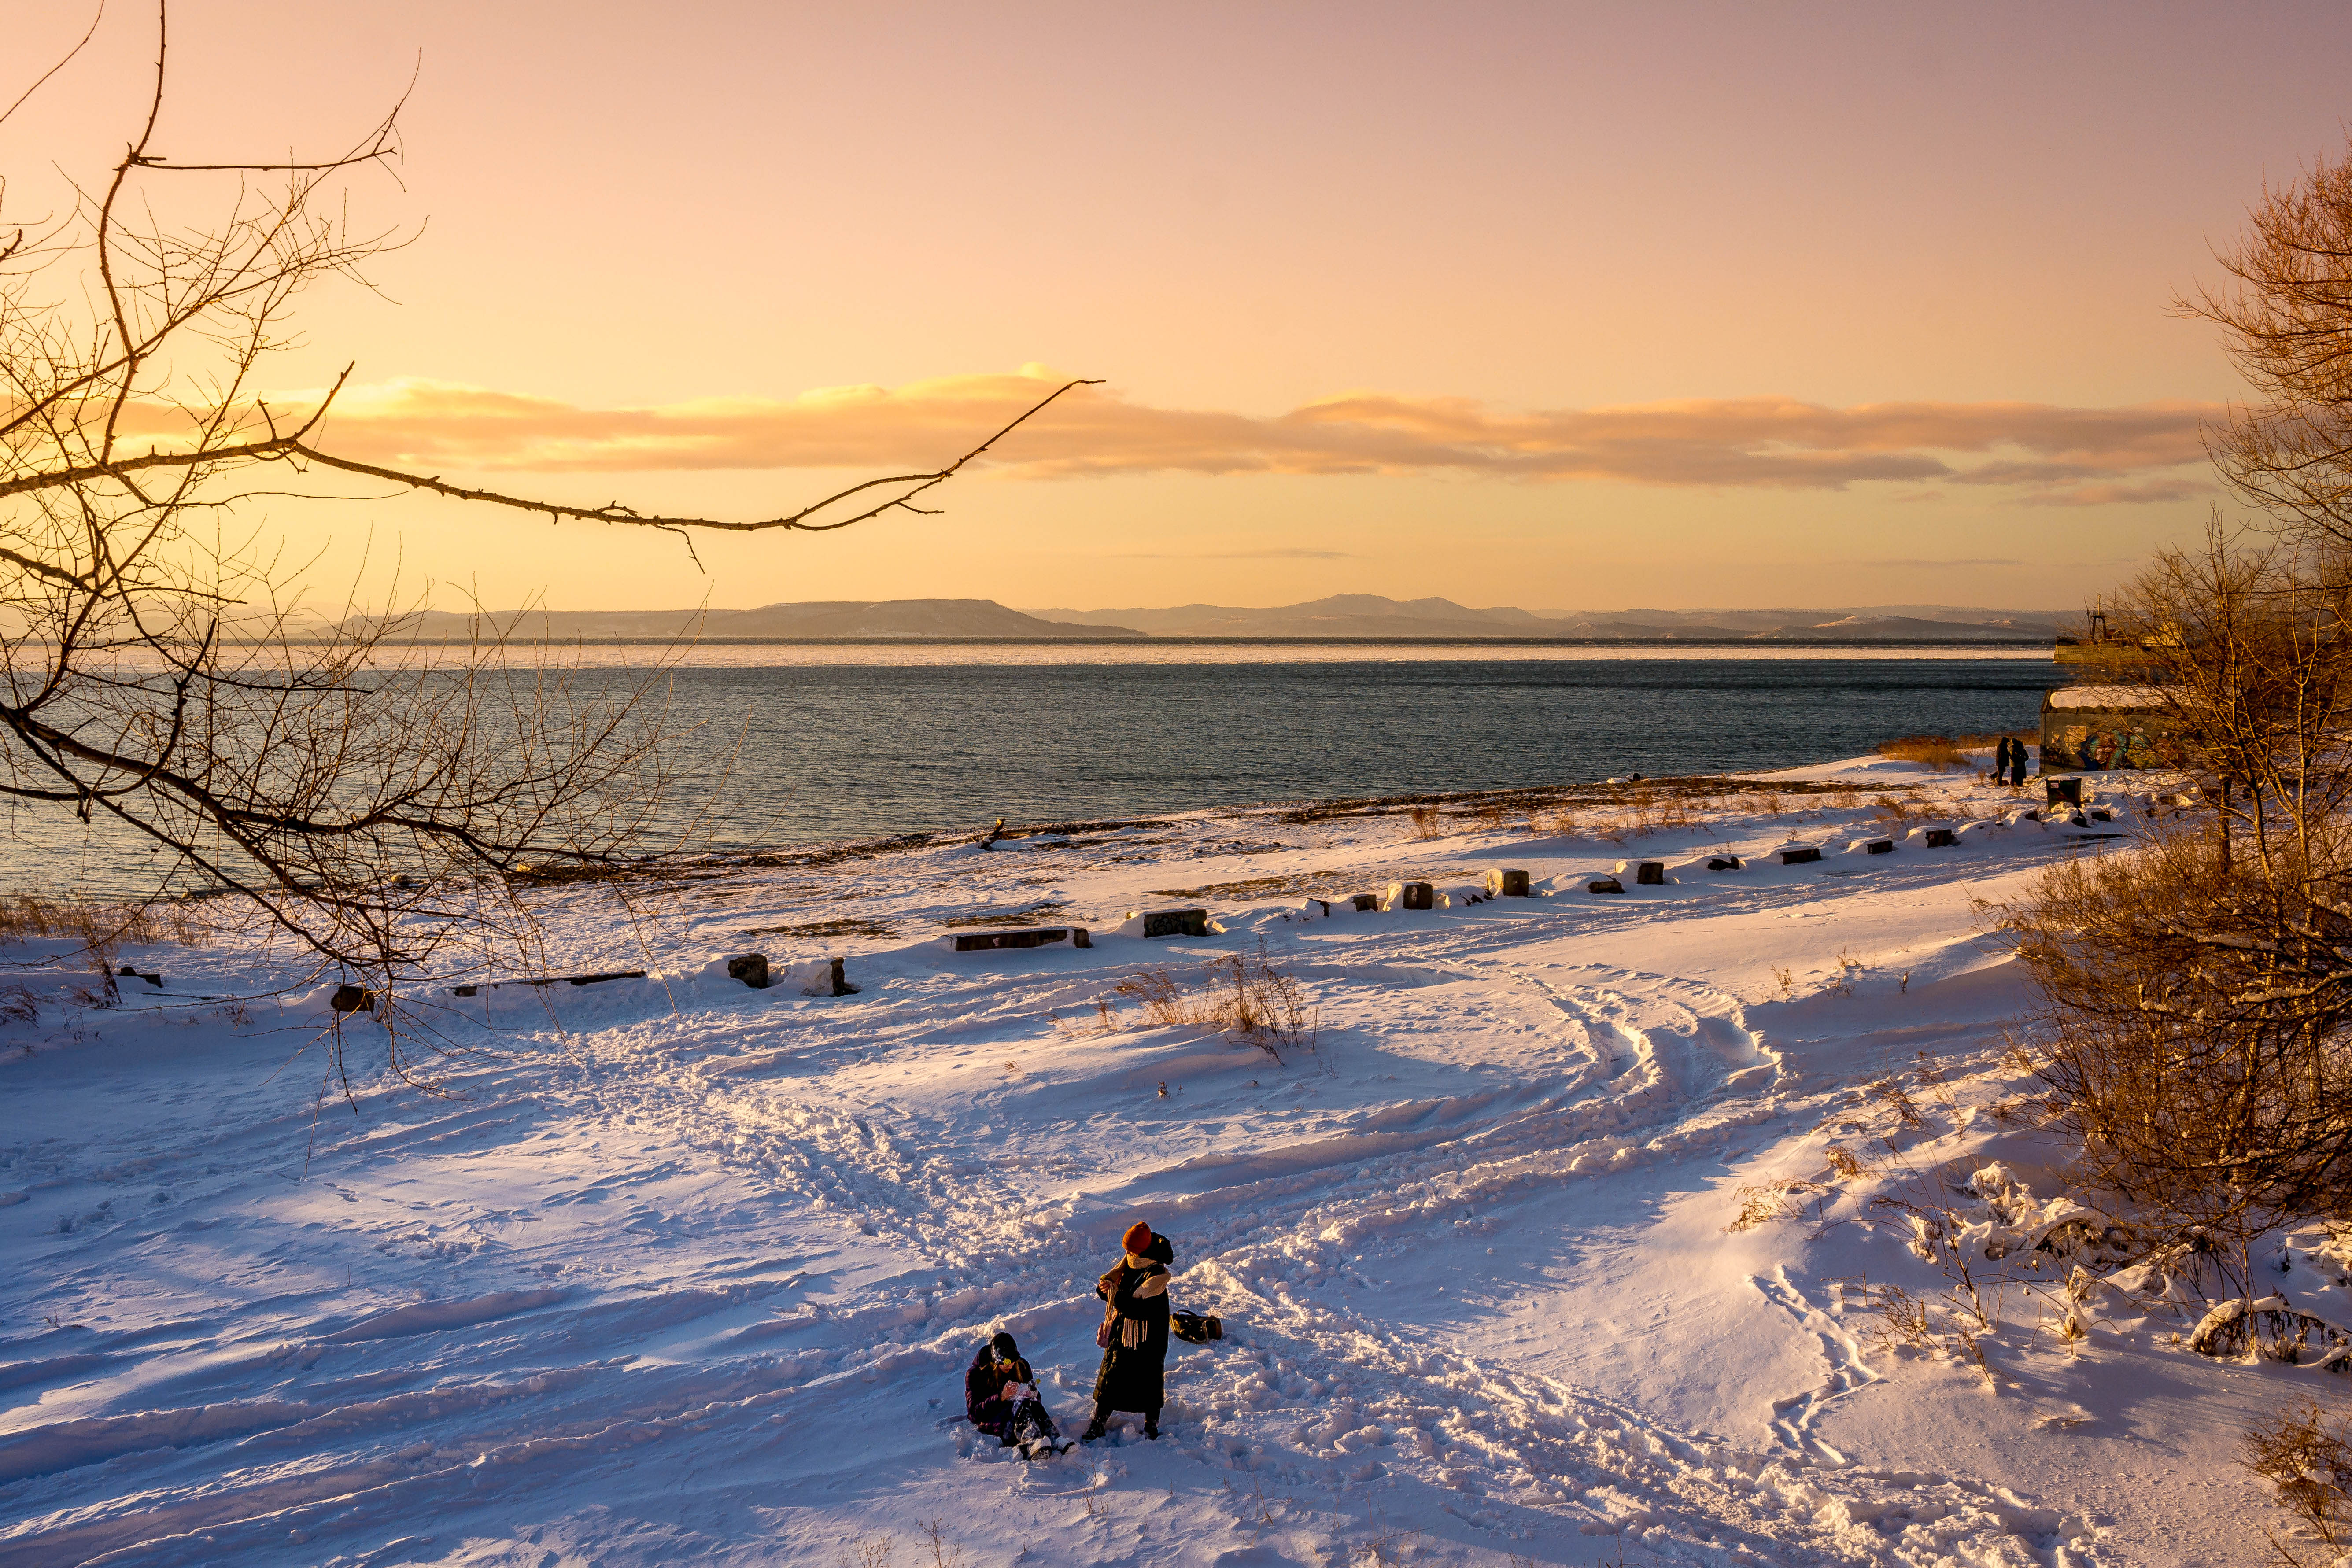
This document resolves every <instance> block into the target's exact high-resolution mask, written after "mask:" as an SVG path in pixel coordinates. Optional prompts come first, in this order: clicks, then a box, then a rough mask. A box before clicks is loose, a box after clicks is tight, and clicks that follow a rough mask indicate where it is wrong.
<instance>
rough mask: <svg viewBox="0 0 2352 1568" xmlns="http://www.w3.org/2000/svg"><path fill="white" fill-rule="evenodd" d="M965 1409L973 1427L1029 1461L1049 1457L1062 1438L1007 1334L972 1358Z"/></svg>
mask: <svg viewBox="0 0 2352 1568" xmlns="http://www.w3.org/2000/svg"><path fill="white" fill-rule="evenodd" d="M963 1407H964V1414H965V1415H969V1416H971V1424H972V1425H973V1426H977V1427H979V1428H980V1429H981V1430H982V1431H983V1432H985V1433H987V1434H988V1435H989V1436H992V1437H994V1438H996V1439H997V1440H998V1441H999V1443H1000V1444H1001V1445H1002V1446H1003V1447H1007V1448H1011V1447H1018V1448H1020V1449H1021V1451H1022V1452H1023V1453H1024V1454H1026V1455H1028V1456H1029V1457H1030V1458H1035V1457H1036V1456H1037V1455H1038V1453H1040V1452H1045V1453H1051V1452H1052V1451H1053V1448H1054V1439H1055V1437H1058V1436H1061V1434H1060V1433H1059V1432H1058V1431H1056V1430H1055V1426H1054V1418H1053V1416H1051V1415H1047V1414H1046V1412H1045V1404H1044V1402H1043V1401H1041V1400H1040V1399H1039V1398H1038V1397H1037V1378H1036V1374H1035V1373H1032V1372H1031V1371H1030V1370H1029V1363H1028V1362H1027V1361H1025V1360H1024V1359H1023V1358H1022V1355H1021V1347H1020V1346H1019V1345H1018V1344H1017V1343H1015V1342H1013V1336H1012V1335H1011V1334H1007V1333H999V1334H997V1335H996V1336H995V1337H994V1338H993V1339H992V1340H990V1341H989V1342H988V1343H986V1344H984V1345H982V1346H981V1347H980V1350H979V1352H978V1353H976V1354H975V1355H973V1357H972V1358H971V1369H970V1370H969V1371H967V1372H966V1373H964V1374H963Z"/></svg>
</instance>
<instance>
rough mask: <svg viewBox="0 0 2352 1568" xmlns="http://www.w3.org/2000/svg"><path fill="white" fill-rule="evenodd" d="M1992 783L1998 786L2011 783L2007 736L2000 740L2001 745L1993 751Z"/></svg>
mask: <svg viewBox="0 0 2352 1568" xmlns="http://www.w3.org/2000/svg"><path fill="white" fill-rule="evenodd" d="M1992 782H1993V783H1995V784H2007V783H2008V782H2009V737H2008V736H2006V735H2003V736H2002V737H2001V738H2000V745H1998V746H1995V747H1994V748H1993V750H1992Z"/></svg>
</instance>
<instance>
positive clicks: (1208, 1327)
mask: <svg viewBox="0 0 2352 1568" xmlns="http://www.w3.org/2000/svg"><path fill="white" fill-rule="evenodd" d="M1169 1327H1171V1329H1173V1330H1175V1331H1176V1337H1177V1338H1178V1339H1180V1340H1182V1341H1183V1342H1185V1343H1186V1344H1191V1345H1204V1344H1207V1343H1208V1342H1210V1341H1211V1340H1221V1339H1223V1338H1224V1337H1225V1321H1224V1320H1223V1318H1220V1317H1217V1316H1216V1315H1214V1314H1211V1315H1210V1316H1208V1317H1205V1318H1204V1317H1202V1315H1201V1314H1200V1313H1198V1312H1174V1313H1171V1314H1170V1316H1169Z"/></svg>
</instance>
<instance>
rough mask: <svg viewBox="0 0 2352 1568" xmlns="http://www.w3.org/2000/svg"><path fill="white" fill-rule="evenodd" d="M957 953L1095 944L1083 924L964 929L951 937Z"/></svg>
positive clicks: (951, 942)
mask: <svg viewBox="0 0 2352 1568" xmlns="http://www.w3.org/2000/svg"><path fill="white" fill-rule="evenodd" d="M948 942H949V945H950V947H952V948H953V950H954V951H955V952H1005V951H1007V950H1009V949H1014V948H1024V947H1051V946H1054V945H1055V944H1056V943H1058V942H1067V943H1069V944H1070V945H1071V946H1072V947H1092V946H1094V939H1093V938H1092V937H1090V936H1088V935H1087V928H1086V927H1084V926H1039V927H1036V928H1034V929H1033V930H1029V931H958V932H956V933H955V935H953V936H951V937H950V938H949V939H948Z"/></svg>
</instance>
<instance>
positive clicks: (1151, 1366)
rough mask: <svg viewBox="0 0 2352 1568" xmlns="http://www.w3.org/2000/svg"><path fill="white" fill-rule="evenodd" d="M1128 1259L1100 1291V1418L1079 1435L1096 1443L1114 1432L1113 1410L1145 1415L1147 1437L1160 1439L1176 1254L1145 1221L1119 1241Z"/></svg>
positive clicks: (1108, 1276) (1097, 1407) (1113, 1269)
mask: <svg viewBox="0 0 2352 1568" xmlns="http://www.w3.org/2000/svg"><path fill="white" fill-rule="evenodd" d="M1119 1245H1120V1246H1121V1247H1124V1248H1125V1249H1126V1256H1125V1257H1123V1258H1120V1259H1119V1260H1118V1263H1116V1264H1114V1265H1113V1266H1112V1267H1111V1270H1110V1272H1109V1273H1108V1274H1106V1275H1104V1276H1103V1277H1102V1279H1100V1280H1098V1281H1097V1283H1096V1285H1095V1294H1096V1295H1097V1296H1099V1297H1101V1298H1102V1299H1103V1300H1104V1302H1105V1303H1106V1305H1105V1307H1104V1309H1103V1322H1102V1328H1101V1329H1100V1330H1099V1331H1097V1332H1096V1334H1095V1342H1096V1343H1097V1344H1098V1345H1100V1346H1102V1347H1103V1359H1102V1370H1101V1371H1100V1372H1098V1373H1096V1374H1095V1418H1094V1422H1093V1424H1092V1425H1090V1426H1087V1429H1086V1431H1085V1432H1084V1433H1082V1434H1080V1441H1082V1442H1087V1443H1091V1442H1093V1441H1094V1440H1095V1439H1096V1438H1097V1437H1099V1436H1102V1435H1103V1433H1104V1432H1105V1431H1106V1430H1108V1427H1109V1426H1110V1415H1111V1412H1112V1411H1114V1410H1133V1411H1140V1412H1141V1413H1142V1415H1143V1435H1144V1436H1147V1437H1157V1436H1160V1405H1161V1404H1162V1403H1163V1401H1164V1394H1165V1385H1164V1381H1163V1378H1164V1373H1165V1372H1166V1370H1167V1365H1168V1268H1169V1265H1171V1264H1172V1263H1173V1262H1175V1261H1176V1249H1175V1247H1173V1246H1172V1245H1171V1243H1170V1242H1169V1240H1168V1238H1167V1237H1164V1236H1154V1235H1153V1234H1152V1233H1151V1227H1150V1226H1148V1225H1146V1224H1144V1223H1143V1222H1142V1221H1141V1220H1137V1221H1136V1222H1135V1224H1134V1225H1133V1226H1129V1229H1128V1232H1127V1234H1126V1235H1125V1236H1123V1237H1120V1238H1119Z"/></svg>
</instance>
